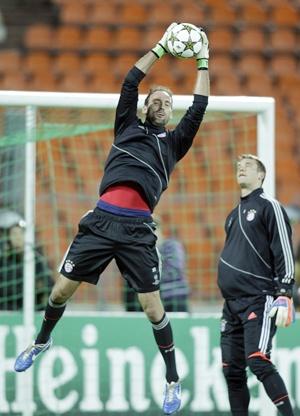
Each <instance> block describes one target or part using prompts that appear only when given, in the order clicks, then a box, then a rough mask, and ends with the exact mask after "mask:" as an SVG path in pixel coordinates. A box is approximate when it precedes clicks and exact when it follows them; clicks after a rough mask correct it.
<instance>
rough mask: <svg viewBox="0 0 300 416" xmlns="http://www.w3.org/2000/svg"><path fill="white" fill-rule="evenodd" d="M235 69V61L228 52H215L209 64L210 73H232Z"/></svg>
mask: <svg viewBox="0 0 300 416" xmlns="http://www.w3.org/2000/svg"><path fill="white" fill-rule="evenodd" d="M234 69H235V63H234V62H233V60H232V59H231V58H230V55H228V54H216V55H215V56H214V57H213V64H212V65H211V66H210V74H211V75H212V76H214V75H222V74H224V73H225V74H228V73H232V72H233V71H234Z"/></svg>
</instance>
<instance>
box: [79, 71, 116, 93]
mask: <svg viewBox="0 0 300 416" xmlns="http://www.w3.org/2000/svg"><path fill="white" fill-rule="evenodd" d="M120 88H121V85H120V83H119V82H118V81H117V80H116V78H115V76H114V74H113V73H112V72H107V73H99V74H95V75H94V76H93V77H92V78H91V79H90V80H89V82H88V85H87V91H88V92H105V93H116V92H120Z"/></svg>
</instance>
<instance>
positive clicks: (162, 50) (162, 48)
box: [151, 22, 177, 58]
mask: <svg viewBox="0 0 300 416" xmlns="http://www.w3.org/2000/svg"><path fill="white" fill-rule="evenodd" d="M176 25H177V23H175V22H173V23H171V24H170V26H169V27H168V29H167V30H166V31H165V33H164V35H163V37H162V38H161V39H160V40H159V41H158V43H157V44H156V45H155V46H154V48H152V49H151V50H152V52H153V53H154V54H155V55H156V56H157V57H158V58H161V57H162V56H164V55H165V54H166V53H168V52H169V51H168V48H167V38H168V34H169V32H170V30H172V29H173V27H174V26H176Z"/></svg>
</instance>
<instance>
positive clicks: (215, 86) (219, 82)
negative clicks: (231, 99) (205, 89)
mask: <svg viewBox="0 0 300 416" xmlns="http://www.w3.org/2000/svg"><path fill="white" fill-rule="evenodd" d="M211 90H212V94H213V95H242V88H241V85H240V81H239V77H238V76H237V75H236V74H234V73H232V74H226V75H225V74H224V75H222V76H219V77H217V78H216V79H215V80H214V82H213V83H212V88H211Z"/></svg>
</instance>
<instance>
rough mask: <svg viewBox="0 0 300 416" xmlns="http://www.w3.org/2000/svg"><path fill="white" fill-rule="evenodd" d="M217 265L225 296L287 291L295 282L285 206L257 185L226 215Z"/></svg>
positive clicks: (289, 229) (233, 296)
mask: <svg viewBox="0 0 300 416" xmlns="http://www.w3.org/2000/svg"><path fill="white" fill-rule="evenodd" d="M225 231H226V240H225V245H224V248H223V251H222V253H221V256H220V259H219V265H218V285H219V288H220V290H221V293H222V295H223V297H224V298H225V299H236V298H239V297H242V296H252V295H261V294H269V295H275V294H276V293H277V292H279V291H280V290H286V291H290V290H291V289H292V286H293V284H294V255H293V249H292V239H291V235H292V230H291V226H290V222H289V219H288V216H287V214H286V212H285V210H284V208H283V207H282V206H281V205H280V204H279V202H278V201H277V200H276V199H273V198H270V197H268V196H267V195H266V194H265V193H264V191H263V189H262V188H259V189H256V190H254V191H253V192H251V194H249V195H247V196H246V197H243V198H241V201H240V204H239V205H238V206H237V207H236V208H234V210H233V211H232V212H231V213H230V214H229V215H228V217H227V219H226V222H225Z"/></svg>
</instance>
